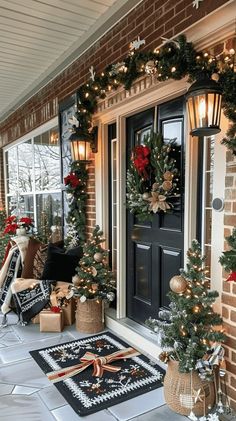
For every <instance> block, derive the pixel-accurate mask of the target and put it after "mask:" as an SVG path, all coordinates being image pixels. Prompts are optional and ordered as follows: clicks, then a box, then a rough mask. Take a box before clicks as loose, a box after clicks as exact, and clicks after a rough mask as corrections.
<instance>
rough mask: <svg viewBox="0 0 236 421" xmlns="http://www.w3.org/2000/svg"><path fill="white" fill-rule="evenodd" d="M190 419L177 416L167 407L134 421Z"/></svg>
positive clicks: (180, 420) (181, 420) (179, 420)
mask: <svg viewBox="0 0 236 421" xmlns="http://www.w3.org/2000/svg"><path fill="white" fill-rule="evenodd" d="M187 420H188V418H187V417H184V416H182V415H179V414H176V413H175V412H173V411H171V409H169V408H168V407H167V406H166V405H164V406H161V407H160V408H157V409H154V410H153V411H151V412H148V413H146V414H144V415H140V416H139V417H136V418H134V419H133V420H132V421H187Z"/></svg>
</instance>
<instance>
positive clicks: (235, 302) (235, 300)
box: [222, 294, 236, 307]
mask: <svg viewBox="0 0 236 421" xmlns="http://www.w3.org/2000/svg"><path fill="white" fill-rule="evenodd" d="M222 303H224V304H227V305H229V306H231V307H236V297H232V296H231V295H228V294H222Z"/></svg>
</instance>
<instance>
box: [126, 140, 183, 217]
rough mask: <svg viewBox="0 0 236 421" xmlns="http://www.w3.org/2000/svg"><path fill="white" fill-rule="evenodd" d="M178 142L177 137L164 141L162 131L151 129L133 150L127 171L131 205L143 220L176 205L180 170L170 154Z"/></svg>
mask: <svg viewBox="0 0 236 421" xmlns="http://www.w3.org/2000/svg"><path fill="white" fill-rule="evenodd" d="M174 145H175V140H171V141H169V142H168V143H164V142H163V139H162V136H161V135H160V134H158V133H153V132H151V134H150V135H146V136H144V140H143V144H142V145H139V146H136V147H135V148H134V149H133V151H132V156H131V160H130V167H129V169H128V171H127V204H128V208H129V209H130V211H131V213H133V214H135V215H136V216H137V217H138V219H139V220H140V221H144V220H147V219H150V218H151V217H152V215H153V213H157V212H159V211H164V212H166V211H168V210H170V209H171V208H172V207H173V204H172V203H171V199H172V198H173V196H177V190H178V188H177V182H178V179H177V178H176V176H177V174H178V170H177V168H175V160H174V159H173V158H171V157H170V154H171V152H172V151H174V150H175V149H174Z"/></svg>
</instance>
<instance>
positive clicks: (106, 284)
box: [72, 225, 115, 302]
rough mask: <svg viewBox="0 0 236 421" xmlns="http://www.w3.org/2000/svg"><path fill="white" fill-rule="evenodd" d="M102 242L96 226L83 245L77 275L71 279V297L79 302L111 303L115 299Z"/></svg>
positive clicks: (113, 286)
mask: <svg viewBox="0 0 236 421" xmlns="http://www.w3.org/2000/svg"><path fill="white" fill-rule="evenodd" d="M104 241H105V240H104V238H103V232H102V231H101V230H100V228H99V226H98V225H96V226H95V228H94V231H93V234H92V237H91V238H90V239H89V240H88V241H87V243H85V244H84V247H83V257H82V258H81V259H80V261H79V266H78V267H77V275H75V276H74V277H73V279H72V282H73V284H74V285H73V287H72V291H73V295H74V296H75V297H80V301H81V302H84V301H86V300H87V299H93V298H104V299H108V301H113V300H114V298H115V294H114V291H115V280H114V276H113V273H112V272H111V271H110V270H109V266H108V261H107V257H108V251H107V250H104V249H103V248H102V246H101V244H102V243H103V242H104Z"/></svg>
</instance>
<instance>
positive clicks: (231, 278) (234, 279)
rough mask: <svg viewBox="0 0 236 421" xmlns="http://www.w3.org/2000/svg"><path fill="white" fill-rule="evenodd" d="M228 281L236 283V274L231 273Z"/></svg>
mask: <svg viewBox="0 0 236 421" xmlns="http://www.w3.org/2000/svg"><path fill="white" fill-rule="evenodd" d="M226 281H236V272H231V274H230V275H229V277H228V278H227V279H226Z"/></svg>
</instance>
